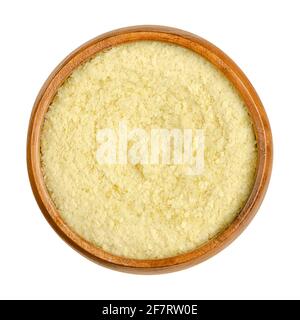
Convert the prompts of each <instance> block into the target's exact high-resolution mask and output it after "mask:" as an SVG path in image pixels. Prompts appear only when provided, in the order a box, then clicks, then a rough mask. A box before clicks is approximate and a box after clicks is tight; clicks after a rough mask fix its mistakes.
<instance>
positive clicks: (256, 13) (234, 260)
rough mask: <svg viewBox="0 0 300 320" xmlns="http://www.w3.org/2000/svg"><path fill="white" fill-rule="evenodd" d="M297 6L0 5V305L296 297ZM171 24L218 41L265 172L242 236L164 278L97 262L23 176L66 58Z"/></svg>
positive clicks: (299, 226) (299, 240) (299, 244)
mask: <svg viewBox="0 0 300 320" xmlns="http://www.w3.org/2000/svg"><path fill="white" fill-rule="evenodd" d="M299 3H300V2H299V1H291V0H290V1H287V0H285V1H254V0H251V1H229V0H226V1H212V0H209V1H199V0H197V1H188V0H185V1H178V0H172V1H162V0H159V1H155V0H151V1H143V0H135V1H124V0H123V1H121V0H120V1H115V0H108V1H88V0H85V1H62V0H60V1H54V0H51V1H49V0H47V1H29V0H27V1H16V0H10V1H1V4H0V33H1V38H0V46H1V50H0V55H1V59H0V85H1V86H0V88H1V89H0V97H1V106H0V133H1V156H0V164H1V165H0V170H1V171H0V172H1V175H0V191H1V207H0V298H2V299H4V298H7V299H9V298H28V299H31V298H35V299H44V298H50V299H52V298H56V299H60V298H65V299H72V298H81V299H154V298H156V299H222V298H224V299H246V298H250V299H254V298H257V299H263V298H264V299H270V298H298V299H299V298H300V288H299V286H300V272H299V271H300V210H299V197H300V195H299V192H300V189H299V179H300V174H299V166H300V153H299V147H300V145H299V138H300V121H299V116H300V102H299V93H300V45H299V42H300V37H299V33H300V19H299V14H300V7H299ZM138 24H160V25H167V26H173V27H177V28H181V29H185V30H187V31H190V32H193V33H196V34H198V35H200V36H202V37H204V38H206V39H208V40H209V41H211V42H213V43H214V44H216V45H217V46H218V47H220V48H221V49H222V50H223V51H225V52H226V53H227V54H228V55H229V56H230V57H231V58H233V59H234V60H235V61H236V62H237V64H238V65H239V66H240V67H241V68H242V69H243V70H244V72H245V73H246V74H247V76H248V77H249V79H250V81H251V82H252V83H253V84H254V86H255V88H256V89H257V91H258V93H259V95H260V97H261V99H262V101H263V103H264V105H265V108H266V110H267V113H268V116H269V119H270V122H271V126H272V130H273V136H274V151H275V154H274V167H273V174H272V179H271V184H270V187H269V190H268V193H267V196H266V198H265V200H264V202H263V204H262V206H261V209H260V210H259V213H258V215H257V216H256V218H255V219H254V220H253V222H252V223H251V224H250V226H249V227H248V229H247V230H246V231H245V232H244V233H243V234H242V235H241V236H240V237H239V238H238V239H237V240H236V241H235V242H234V243H233V244H232V245H230V246H229V247H228V248H227V249H226V250H224V251H223V252H221V253H220V254H218V255H217V256H215V257H214V258H212V259H210V260H209V261H207V262H204V263H202V264H200V265H198V266H195V267H193V268H190V269H187V270H185V271H180V272H177V273H173V274H165V275H158V276H137V275H130V274H123V273H119V272H115V271H111V270H109V269H106V268H103V267H100V266H98V265H96V264H94V263H92V262H90V261H88V260H87V259H85V258H83V257H82V256H80V255H79V254H77V253H76V252H75V251H73V249H71V248H70V247H69V246H68V245H66V244H65V243H64V242H63V241H62V240H61V239H60V238H59V237H58V236H57V235H56V234H55V232H54V231H53V230H52V229H51V228H50V226H49V225H48V223H47V222H46V220H45V219H44V218H43V216H42V214H41V213H40V211H39V208H38V206H37V204H36V202H35V200H34V197H33V195H32V192H31V188H30V185H29V182H28V178H27V170H26V155H25V153H26V152H25V151H26V150H25V149H26V147H25V146H26V133H27V125H28V120H29V116H30V112H31V108H32V104H33V102H34V99H35V97H36V95H37V93H38V90H39V89H40V87H41V85H42V83H43V82H44V80H45V79H46V77H47V76H48V74H49V73H50V72H51V71H52V69H53V68H54V67H55V66H56V65H57V64H58V62H60V61H61V60H62V59H63V58H64V57H65V56H66V55H67V54H68V53H69V52H71V51H72V50H73V49H75V48H76V47H78V46H79V45H80V44H82V43H83V42H85V41H87V40H89V39H90V38H93V37H95V36H97V35H99V34H101V33H104V32H106V31H110V30H112V29H115V28H119V27H125V26H129V25H138Z"/></svg>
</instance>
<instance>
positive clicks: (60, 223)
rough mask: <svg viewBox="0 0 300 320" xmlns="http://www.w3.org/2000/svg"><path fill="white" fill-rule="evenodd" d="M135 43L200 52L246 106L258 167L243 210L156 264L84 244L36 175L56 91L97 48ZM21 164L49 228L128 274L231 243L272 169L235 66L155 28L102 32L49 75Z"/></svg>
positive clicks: (251, 100)
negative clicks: (188, 249) (201, 239)
mask: <svg viewBox="0 0 300 320" xmlns="http://www.w3.org/2000/svg"><path fill="white" fill-rule="evenodd" d="M138 40H159V41H165V42H169V43H175V44H177V45H180V46H183V47H186V48H188V49H191V50H193V51H194V52H196V53H198V54H200V55H201V56H203V57H204V58H206V59H207V60H209V61H210V62H211V63H212V64H214V65H215V66H216V67H217V68H218V69H220V70H221V71H222V72H223V73H224V74H225V76H226V77H227V78H228V79H229V80H230V81H231V82H232V83H233V85H234V86H235V88H236V89H237V90H238V91H239V93H240V95H241V97H242V98H243V100H244V101H245V103H246V106H247V108H248V111H249V114H250V116H251V117H252V120H253V126H254V130H255V134H256V139H257V148H258V164H257V172H256V180H255V183H254V187H253V190H252V192H251V194H250V196H249V198H248V201H247V202H246V204H245V206H244V207H243V209H242V210H241V212H240V213H239V214H238V216H237V217H236V218H235V220H234V221H233V222H232V223H231V224H230V226H229V227H228V228H227V229H225V230H224V231H223V232H221V233H219V234H218V235H217V236H215V237H214V238H212V239H211V240H209V241H208V242H206V243H205V244H203V245H201V246H200V247H198V248H197V249H195V250H193V251H191V252H187V253H184V254H181V255H178V256H175V257H171V258H165V259H158V260H137V259H127V258H123V257H118V256H115V255H112V254H110V253H108V252H105V251H104V250H102V249H101V248H98V247H96V246H94V245H93V244H91V243H89V242H87V241H86V240H84V239H83V238H81V237H80V236H79V235H77V234H76V233H75V232H73V231H72V230H71V229H70V228H69V227H68V225H67V224H66V223H65V222H64V220H63V219H62V218H61V216H60V214H59V213H58V211H57V209H56V208H55V205H54V204H53V201H52V200H51V198H50V196H49V194H48V192H47V189H46V186H45V183H44V179H43V175H42V172H41V158H40V134H41V127H42V124H43V120H44V116H45V113H46V112H47V110H48V107H49V105H50V104H51V102H52V99H53V97H54V96H55V94H56V92H57V89H58V88H59V87H60V86H61V84H62V83H63V82H64V80H65V79H66V78H67V77H68V76H69V75H70V73H71V72H72V71H73V70H74V69H75V68H76V67H78V66H79V65H80V64H81V63H83V62H85V61H86V60H88V59H89V58H91V57H92V56H93V55H95V54H96V53H98V52H99V51H101V50H104V49H107V48H110V47H112V46H115V45H118V44H121V43H125V42H130V41H138ZM27 166H28V173H29V178H30V183H31V187H32V190H33V193H34V195H35V198H36V201H37V202H38V204H39V206H40V209H41V211H42V212H43V214H44V216H45V218H46V219H47V220H48V222H49V223H50V225H51V226H52V227H53V228H54V230H55V231H56V232H57V233H58V234H59V235H60V236H61V237H62V238H63V239H64V240H65V241H66V242H67V243H68V244H70V245H71V246H72V247H73V248H74V249H75V250H77V251H79V252H80V253H81V254H83V255H84V256H86V257H88V258H90V259H91V260H93V261H95V262H98V263H100V264H102V265H105V266H107V267H110V268H113V269H117V270H120V271H127V272H134V273H156V272H160V273H161V272H170V271H174V270H178V269H183V268H185V267H187V266H191V265H194V264H196V263H199V262H201V261H204V260H206V259H207V258H209V257H211V256H213V255H215V254H216V253H218V252H219V251H220V250H222V249H223V248H225V247H226V246H227V245H228V244H229V243H231V241H233V240H234V239H235V238H236V237H237V236H238V235H239V234H240V233H241V232H242V231H243V230H244V229H245V227H246V226H247V225H248V224H249V222H250V221H251V219H252V218H253V217H254V215H255V213H256V212H257V210H258V208H259V206H260V204H261V202H262V200H263V198H264V195H265V192H266V189H267V186H268V182H269V179H270V175H271V169H272V136H271V130H270V125H269V122H268V118H267V115H266V113H265V110H264V108H263V105H262V103H261V101H260V99H259V97H258V95H257V93H256V92H255V90H254V88H253V86H252V85H251V83H250V82H249V80H248V79H247V78H246V76H245V75H244V73H243V72H242V71H241V70H240V69H239V67H238V66H237V65H236V64H235V63H234V62H233V61H232V60H231V59H230V58H229V57H228V56H227V55H226V54H224V53H223V52H222V51H221V50H220V49H218V48H217V47H215V46H214V45H213V44H211V43H209V42H208V41H206V40H204V39H202V38H200V37H198V36H196V35H193V34H191V33H188V32H185V31H182V30H178V29H173V28H168V27H161V26H136V27H129V28H124V29H119V30H115V31H112V32H108V33H105V34H103V35H101V36H99V37H97V38H95V39H93V40H91V41H89V42H87V43H85V44H84V45H82V46H81V47H79V48H78V49H77V50H75V51H74V52H72V53H71V54H70V55H69V56H68V57H66V58H65V59H64V60H63V61H62V62H61V63H60V64H59V65H58V67H57V68H56V69H55V70H54V71H53V72H52V73H51V75H50V76H49V78H48V79H47V81H46V82H45V84H44V85H43V87H42V88H41V90H40V92H39V94H38V96H37V99H36V101H35V104H34V107H33V110H32V114H31V118H30V123H29V129H28V140H27Z"/></svg>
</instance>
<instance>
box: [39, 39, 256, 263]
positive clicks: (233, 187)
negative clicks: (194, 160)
mask: <svg viewBox="0 0 300 320" xmlns="http://www.w3.org/2000/svg"><path fill="white" fill-rule="evenodd" d="M124 119H125V120H126V121H127V124H128V127H131V128H137V127H138V128H144V129H146V130H150V129H151V128H194V129H195V128H200V129H203V132H204V135H205V152H204V156H205V168H204V171H203V173H202V175H200V176H195V177H193V176H187V175H186V174H185V173H184V170H183V168H182V166H178V165H177V166H176V165H137V166H134V165H100V164H99V163H97V160H96V152H97V148H98V144H97V141H96V134H97V131H98V130H99V129H102V128H117V127H118V124H119V121H120V120H124ZM41 156H42V166H43V172H44V177H45V182H46V186H47V188H48V190H49V193H50V195H51V197H52V199H53V201H54V203H55V205H56V207H57V208H58V210H59V212H60V214H61V216H62V217H63V219H64V220H65V221H66V222H67V224H68V225H69V226H70V227H71V228H72V229H73V230H74V231H76V232H77V233H78V234H79V235H80V236H82V237H83V238H85V239H87V240H88V241H90V242H92V243H93V244H96V245H97V246H99V247H101V248H103V249H104V250H106V251H108V252H110V253H113V254H116V255H120V256H125V257H130V258H138V259H145V258H148V259H149V258H150V259H155V258H164V257H169V256H174V255H177V254H179V253H183V252H187V251H189V250H193V249H195V248H196V247H198V246H199V245H201V244H203V243H204V242H206V241H207V240H208V239H210V238H211V237H213V236H214V235H216V234H217V233H218V232H219V231H221V230H223V229H224V228H225V227H226V226H227V225H228V224H229V223H230V222H231V221H232V220H233V219H234V218H235V217H236V215H237V214H238V212H239V211H240V209H241V207H242V206H243V205H244V203H245V201H246V199H247V197H248V196H249V193H250V192H251V189H252V186H253V181H254V178H255V168H256V161H257V152H256V142H255V136H254V133H253V129H252V125H251V121H250V119H249V116H248V113H247V111H246V108H245V106H244V103H243V101H242V100H241V98H240V97H239V95H238V94H237V93H236V91H235V89H234V88H233V86H232V85H231V84H230V83H229V81H228V80H227V79H226V78H225V77H224V76H223V75H222V74H221V73H220V72H219V71H217V70H216V69H215V68H214V67H213V66H212V65H211V64H210V63H209V62H208V61H206V60H205V59H203V58H202V57H200V56H199V55H197V54H195V53H193V52H191V51H189V50H187V49H184V48H181V47H179V46H175V45H171V44H167V43H162V42H154V41H148V42H146V41H140V42H135V43H130V44H126V45H121V46H118V47H115V48H112V49H111V50H110V51H107V52H104V53H99V54H98V55H97V56H95V57H94V58H93V59H91V60H90V61H89V62H87V63H85V64H83V65H82V66H80V67H78V68H77V69H76V70H75V71H74V72H73V73H72V75H71V76H70V77H69V79H68V80H67V81H66V82H65V83H64V84H63V85H62V86H61V88H60V89H59V91H58V93H57V95H56V97H55V99H54V101H53V103H52V105H51V106H50V108H49V111H48V112H47V114H46V118H45V123H44V127H43V131H42V136H41Z"/></svg>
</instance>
